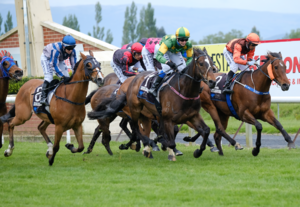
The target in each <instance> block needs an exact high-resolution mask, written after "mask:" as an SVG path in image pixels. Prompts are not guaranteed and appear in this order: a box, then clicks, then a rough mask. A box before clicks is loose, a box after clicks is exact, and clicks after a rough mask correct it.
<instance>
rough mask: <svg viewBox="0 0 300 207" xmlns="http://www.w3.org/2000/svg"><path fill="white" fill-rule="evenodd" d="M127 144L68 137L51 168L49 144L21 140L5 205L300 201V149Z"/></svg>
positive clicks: (8, 167) (7, 173)
mask: <svg viewBox="0 0 300 207" xmlns="http://www.w3.org/2000/svg"><path fill="white" fill-rule="evenodd" d="M119 144H120V143H117V142H112V151H113V152H114V155H113V156H110V155H108V154H107V152H106V151H105V149H104V147H103V146H102V145H101V144H100V143H96V146H95V148H94V150H93V152H92V153H91V154H89V155H82V154H72V153H70V151H69V150H67V149H66V148H65V147H63V143H61V149H60V151H59V152H58V154H57V156H56V158H55V162H54V164H53V166H51V167H50V166H48V160H47V158H46V157H45V153H46V150H47V146H46V144H45V143H28V142H27V143H23V142H17V143H16V144H15V150H14V152H13V155H12V156H11V157H9V158H5V157H4V156H3V155H2V156H0V163H1V167H0V180H1V181H0V189H1V190H0V199H1V206H6V207H7V206H239V207H240V206H299V205H300V195H299V186H300V172H299V171H300V163H299V156H300V150H299V149H294V150H290V151H289V150H287V149H267V148H262V149H261V152H260V154H259V155H258V156H257V157H253V156H252V154H251V149H244V150H242V151H235V150H234V149H233V148H231V147H230V148H229V147H227V146H224V154H225V156H223V157H221V156H219V155H218V154H217V153H211V152H210V151H209V150H208V149H206V150H205V151H204V153H203V155H202V156H201V157H200V158H198V159H195V158H194V157H193V152H194V150H195V149H196V148H199V146H189V147H186V146H185V145H182V144H181V145H180V144H179V145H178V149H180V150H181V151H182V152H183V153H184V155H183V156H181V157H177V161H176V162H170V161H168V160H167V154H168V153H167V152H162V151H161V152H153V156H154V159H152V160H150V159H146V158H144V157H143V156H142V155H141V152H139V153H136V152H135V151H132V150H128V151H120V150H119V149H118V145H119ZM7 145H8V143H7V142H6V143H5V145H4V146H3V148H2V149H1V153H3V151H4V150H5V149H6V148H7ZM76 146H77V144H76ZM85 146H86V147H87V146H88V144H87V143H85Z"/></svg>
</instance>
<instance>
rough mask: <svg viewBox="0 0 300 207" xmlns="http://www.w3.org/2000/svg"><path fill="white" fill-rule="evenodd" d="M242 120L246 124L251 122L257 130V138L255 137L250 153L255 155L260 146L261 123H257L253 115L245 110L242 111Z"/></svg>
mask: <svg viewBox="0 0 300 207" xmlns="http://www.w3.org/2000/svg"><path fill="white" fill-rule="evenodd" d="M242 120H243V121H244V122H246V123H248V124H252V125H254V126H255V128H256V131H257V138H256V143H255V145H256V147H254V148H253V150H252V155H253V156H257V155H258V154H259V150H260V146H261V131H262V125H261V123H259V122H258V121H257V120H256V119H255V118H254V116H253V115H252V114H251V113H250V112H249V111H248V110H246V111H245V112H244V115H243V118H242Z"/></svg>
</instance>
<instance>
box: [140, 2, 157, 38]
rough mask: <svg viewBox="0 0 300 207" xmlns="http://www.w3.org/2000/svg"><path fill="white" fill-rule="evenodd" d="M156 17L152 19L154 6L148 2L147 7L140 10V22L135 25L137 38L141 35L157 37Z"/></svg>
mask: <svg viewBox="0 0 300 207" xmlns="http://www.w3.org/2000/svg"><path fill="white" fill-rule="evenodd" d="M156 32H157V30H156V19H154V8H152V6H151V3H148V5H147V8H146V9H145V7H143V8H142V10H141V11H140V22H139V24H138V27H137V33H138V36H139V39H141V38H143V37H157V33H156Z"/></svg>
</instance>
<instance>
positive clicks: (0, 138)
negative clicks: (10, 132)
mask: <svg viewBox="0 0 300 207" xmlns="http://www.w3.org/2000/svg"><path fill="white" fill-rule="evenodd" d="M2 136H3V123H2V122H1V120H0V149H1V148H2Z"/></svg>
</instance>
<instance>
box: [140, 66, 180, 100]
mask: <svg viewBox="0 0 300 207" xmlns="http://www.w3.org/2000/svg"><path fill="white" fill-rule="evenodd" d="M174 74H175V73H173V74H170V75H166V76H165V77H164V79H163V80H162V84H161V85H160V86H159V88H158V90H157V97H154V96H153V94H151V93H149V90H150V88H151V86H152V84H153V82H154V81H155V78H156V77H157V75H158V72H157V71H155V72H152V73H150V74H149V75H147V76H145V79H144V81H143V82H142V84H141V86H140V89H139V93H138V95H137V97H138V98H142V99H145V100H146V101H147V102H149V103H151V104H155V98H156V100H157V101H158V102H159V93H160V91H161V90H162V89H163V88H164V87H165V86H166V85H167V84H168V83H169V82H170V80H171V79H172V77H173V76H174Z"/></svg>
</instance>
